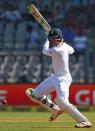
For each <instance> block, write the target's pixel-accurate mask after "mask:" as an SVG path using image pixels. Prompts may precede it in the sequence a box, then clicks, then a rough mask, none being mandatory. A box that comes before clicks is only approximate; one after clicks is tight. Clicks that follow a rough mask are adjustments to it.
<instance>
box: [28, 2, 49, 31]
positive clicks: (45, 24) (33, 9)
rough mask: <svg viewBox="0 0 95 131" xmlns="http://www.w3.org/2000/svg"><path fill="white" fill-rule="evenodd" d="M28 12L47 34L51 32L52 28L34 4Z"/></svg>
mask: <svg viewBox="0 0 95 131" xmlns="http://www.w3.org/2000/svg"><path fill="white" fill-rule="evenodd" d="M28 10H29V13H30V14H32V15H33V17H34V18H35V20H36V21H37V22H38V23H39V24H40V25H41V26H42V27H43V28H44V30H45V31H46V32H49V31H50V30H51V26H50V25H49V24H48V22H47V21H46V20H45V19H44V17H43V16H42V15H41V13H40V12H39V11H38V9H37V8H36V7H35V6H34V5H33V4H30V5H29V7H28Z"/></svg>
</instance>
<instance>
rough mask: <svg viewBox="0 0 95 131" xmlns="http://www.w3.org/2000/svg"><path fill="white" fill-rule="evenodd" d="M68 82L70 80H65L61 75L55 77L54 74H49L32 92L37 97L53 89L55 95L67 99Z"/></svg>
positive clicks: (69, 82)
mask: <svg viewBox="0 0 95 131" xmlns="http://www.w3.org/2000/svg"><path fill="white" fill-rule="evenodd" d="M70 84H71V81H69V80H67V79H66V78H64V77H63V76H62V77H56V76H55V75H51V76H50V77H48V78H47V79H45V80H44V81H43V82H41V84H39V85H38V86H37V88H36V89H35V90H34V92H33V94H34V95H35V96H36V97H37V98H39V97H41V96H43V95H47V94H49V93H50V92H52V91H54V90H55V91H56V94H57V96H59V97H62V98H63V99H64V100H65V101H68V97H69V87H70Z"/></svg>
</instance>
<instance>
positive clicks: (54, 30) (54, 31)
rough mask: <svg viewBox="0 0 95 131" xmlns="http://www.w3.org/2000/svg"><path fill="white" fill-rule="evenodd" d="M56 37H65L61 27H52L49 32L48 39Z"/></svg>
mask: <svg viewBox="0 0 95 131" xmlns="http://www.w3.org/2000/svg"><path fill="white" fill-rule="evenodd" d="M51 38H56V39H61V40H62V39H63V35H62V32H61V30H60V29H59V28H52V29H51V30H50V32H49V34H48V39H51Z"/></svg>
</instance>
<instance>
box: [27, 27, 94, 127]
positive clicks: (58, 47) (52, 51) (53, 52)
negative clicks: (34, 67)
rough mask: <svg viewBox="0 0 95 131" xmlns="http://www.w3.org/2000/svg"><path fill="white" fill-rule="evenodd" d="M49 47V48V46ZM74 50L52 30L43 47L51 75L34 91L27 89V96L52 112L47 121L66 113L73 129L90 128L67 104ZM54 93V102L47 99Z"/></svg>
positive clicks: (59, 32)
mask: <svg viewBox="0 0 95 131" xmlns="http://www.w3.org/2000/svg"><path fill="white" fill-rule="evenodd" d="M50 45H51V46H50ZM73 53H74V49H73V48H72V47H71V46H70V45H68V44H67V43H66V42H64V39H63V35H62V32H61V30H60V29H58V28H52V29H51V30H50V32H49V34H48V38H47V39H46V42H45V44H44V45H43V54H45V55H47V56H50V57H51V58H52V66H53V74H52V75H51V76H49V77H48V78H47V79H45V80H44V81H43V82H41V84H39V85H38V86H37V88H36V89H32V88H28V89H27V90H26V94H27V96H28V97H29V98H30V99H31V100H33V101H34V102H37V103H39V104H40V105H42V106H43V107H45V108H46V109H48V110H49V111H51V112H52V115H51V116H50V118H49V121H53V120H55V119H56V118H57V117H58V116H59V115H60V114H62V113H63V111H65V112H67V113H68V114H69V115H70V116H71V117H72V118H73V119H74V120H75V121H76V122H77V124H75V127H77V128H84V127H91V126H92V124H91V123H90V122H89V121H88V119H87V118H86V117H85V116H84V115H82V114H81V113H80V112H79V111H78V109H77V108H76V107H75V106H74V105H72V104H71V103H70V102H69V99H68V98H69V88H70V85H71V82H72V77H71V74H70V71H69V55H70V54H73ZM54 90H55V91H56V94H57V97H56V98H55V100H54V101H55V102H52V100H51V99H49V98H48V97H47V94H49V93H50V92H52V91H54Z"/></svg>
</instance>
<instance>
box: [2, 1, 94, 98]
mask: <svg viewBox="0 0 95 131" xmlns="http://www.w3.org/2000/svg"><path fill="white" fill-rule="evenodd" d="M32 2H33V3H35V6H36V7H37V8H38V9H39V11H40V12H41V13H42V15H43V16H44V18H45V19H46V20H47V21H48V23H49V24H50V25H51V26H52V27H58V28H60V29H61V30H62V32H63V37H64V40H65V41H66V42H67V43H68V44H70V45H71V46H72V47H74V49H75V53H74V54H73V55H71V56H70V71H71V74H72V77H73V83H79V84H84V83H86V84H91V83H94V82H95V0H68V1H67V0H41V1H40V0H36V1H35V0H0V86H1V87H3V85H5V84H6V85H7V84H9V83H11V84H17V83H20V84H21V83H22V84H23V83H25V84H26V83H36V84H38V83H40V82H41V81H42V80H44V79H45V78H47V77H48V76H49V75H50V73H51V71H52V65H51V59H50V58H49V57H46V56H44V55H42V53H41V51H42V46H43V43H44V42H45V39H46V37H45V32H44V30H43V28H42V27H40V26H39V24H38V23H37V22H36V21H35V19H34V18H33V17H32V16H31V15H30V14H29V13H28V11H27V5H28V4H29V3H32ZM93 88H94V89H95V86H94V87H93ZM94 98H95V97H94Z"/></svg>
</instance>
